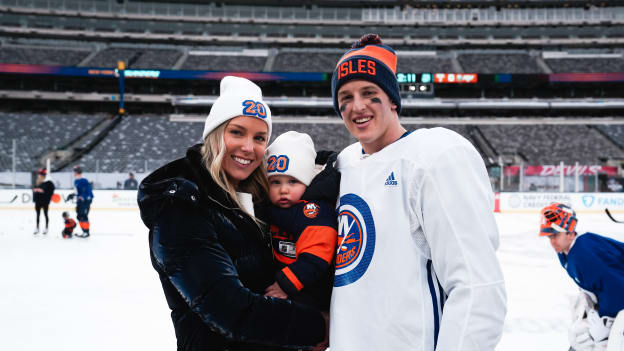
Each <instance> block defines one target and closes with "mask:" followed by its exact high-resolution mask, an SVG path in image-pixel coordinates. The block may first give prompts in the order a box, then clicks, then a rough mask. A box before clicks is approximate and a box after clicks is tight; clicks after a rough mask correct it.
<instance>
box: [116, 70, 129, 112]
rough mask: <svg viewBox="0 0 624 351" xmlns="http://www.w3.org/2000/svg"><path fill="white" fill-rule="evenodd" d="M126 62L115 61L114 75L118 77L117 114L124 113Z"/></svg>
mask: <svg viewBox="0 0 624 351" xmlns="http://www.w3.org/2000/svg"><path fill="white" fill-rule="evenodd" d="M125 70H126V63H125V62H123V61H117V69H116V70H115V73H116V76H117V77H118V78H119V114H120V115H123V114H124V113H126V110H125V109H124V77H125Z"/></svg>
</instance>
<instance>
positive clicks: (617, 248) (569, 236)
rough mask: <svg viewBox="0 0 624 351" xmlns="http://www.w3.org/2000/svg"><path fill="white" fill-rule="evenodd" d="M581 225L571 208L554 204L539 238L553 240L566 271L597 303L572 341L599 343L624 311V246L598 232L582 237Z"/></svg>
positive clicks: (545, 216) (544, 217)
mask: <svg viewBox="0 0 624 351" xmlns="http://www.w3.org/2000/svg"><path fill="white" fill-rule="evenodd" d="M577 222H578V220H577V217H576V212H575V211H574V210H573V209H572V208H571V207H570V206H567V205H565V204H561V203H553V204H550V205H549V206H546V207H545V208H543V209H542V211H541V224H540V233H539V235H540V236H546V237H548V239H550V244H551V246H552V247H553V249H554V250H555V251H556V252H557V256H558V257H559V261H560V262H561V265H562V266H563V268H564V269H565V270H566V271H567V272H568V275H569V276H570V277H571V278H572V280H574V282H575V283H576V284H577V285H578V286H579V287H580V288H581V289H582V290H583V293H585V294H587V295H588V296H589V297H590V298H591V300H592V302H593V304H595V306H593V307H594V308H593V309H592V308H590V309H589V311H586V312H585V313H583V315H584V317H585V318H582V317H583V316H582V317H581V318H580V321H581V322H582V325H583V327H579V325H575V326H573V329H575V331H574V334H575V335H574V337H572V334H571V341H573V344H574V342H575V341H576V340H578V339H582V340H585V341H592V342H593V343H596V344H598V343H600V342H602V341H605V340H606V338H608V336H609V329H610V327H611V325H612V324H613V320H614V318H615V317H616V315H617V314H618V312H620V311H621V310H623V309H624V298H622V296H623V295H622V294H623V292H624V243H622V242H620V241H617V240H614V239H611V238H607V237H604V236H601V235H598V234H595V233H584V234H578V233H577V232H576V224H577ZM584 329H585V330H584ZM583 335H585V338H584V337H583ZM588 337H590V338H591V339H589V338H588ZM572 339H574V340H572ZM581 346H582V345H581ZM573 347H574V345H573ZM574 348H575V350H577V351H578V350H579V349H583V348H584V347H579V346H578V345H577V347H574Z"/></svg>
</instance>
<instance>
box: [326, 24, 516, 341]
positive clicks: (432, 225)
mask: <svg viewBox="0 0 624 351" xmlns="http://www.w3.org/2000/svg"><path fill="white" fill-rule="evenodd" d="M395 74H396V54H395V53H394V51H393V50H392V48H390V47H389V46H386V45H383V44H382V42H381V39H380V38H379V36H378V35H374V34H369V35H366V36H363V37H362V39H360V41H358V42H356V43H355V44H354V46H353V48H352V49H351V50H349V51H347V52H346V53H345V54H344V55H343V56H342V58H341V59H340V60H339V62H338V64H337V66H336V70H335V71H334V74H333V77H332V97H333V101H334V108H335V109H336V112H337V113H338V114H339V115H340V116H341V117H342V119H343V121H344V123H345V126H346V127H347V129H348V130H349V132H350V133H351V134H352V135H353V136H354V137H355V138H357V139H358V141H359V142H358V143H355V144H353V145H351V146H349V147H347V148H345V150H343V151H342V152H341V153H340V155H339V157H338V163H337V166H338V168H339V170H340V172H341V174H342V178H341V182H340V200H339V204H338V221H339V222H338V227H339V228H338V246H337V257H336V277H335V281H334V289H333V292H332V301H331V311H330V316H331V317H330V320H331V323H330V328H331V329H330V347H331V350H332V351H349V350H396V351H400V350H426V351H433V350H449V351H450V350H452V351H460V350H481V351H484V350H494V349H495V346H496V344H497V343H498V341H499V340H500V336H501V333H502V329H503V321H504V317H505V311H506V306H505V303H506V296H505V288H504V281H503V275H502V272H501V269H500V265H499V262H498V260H497V258H496V254H495V251H496V249H497V247H498V229H497V226H496V222H495V220H494V215H493V205H494V199H493V194H492V189H491V186H490V182H489V178H488V174H487V172H486V169H485V165H484V163H483V160H482V159H481V157H480V155H479V153H478V152H477V151H476V150H475V148H474V147H473V146H472V145H471V144H470V143H469V142H468V141H467V140H466V139H464V138H462V137H461V136H460V135H458V134H457V133H455V132H453V131H450V130H447V129H444V128H434V129H420V130H417V131H414V132H412V133H409V132H407V131H406V130H405V128H403V127H402V126H401V124H400V122H399V118H398V115H399V113H400V111H401V98H400V96H399V87H398V83H397V80H396V75H395Z"/></svg>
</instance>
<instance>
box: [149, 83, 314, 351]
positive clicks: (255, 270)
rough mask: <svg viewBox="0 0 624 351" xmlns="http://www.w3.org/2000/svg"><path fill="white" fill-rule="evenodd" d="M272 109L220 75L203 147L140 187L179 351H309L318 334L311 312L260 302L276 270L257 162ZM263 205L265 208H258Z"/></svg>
mask: <svg viewBox="0 0 624 351" xmlns="http://www.w3.org/2000/svg"><path fill="white" fill-rule="evenodd" d="M270 136H271V112H270V110H269V109H268V107H267V106H266V105H265V104H264V103H263V102H262V92H261V91H260V88H259V87H258V86H257V85H255V84H254V83H252V82H251V81H249V80H247V79H243V78H238V77H231V76H228V77H225V78H223V80H222V81H221V95H220V96H219V98H218V99H217V100H216V101H215V103H214V105H213V106H212V109H211V110H210V114H209V115H208V118H207V120H206V124H205V127H204V133H203V140H204V144H203V145H202V144H200V145H195V146H193V147H191V148H190V149H188V151H187V153H186V157H184V158H182V159H179V160H176V161H173V162H171V163H169V164H167V165H165V166H163V167H162V168H160V169H158V170H156V171H155V172H154V173H152V174H150V175H149V176H148V177H147V178H145V179H144V180H143V182H142V183H141V185H140V187H139V193H138V202H139V207H140V210H141V218H142V219H143V222H144V223H145V225H146V226H147V227H148V228H149V229H150V235H149V240H150V251H151V260H152V265H153V267H154V269H156V271H157V272H158V274H159V276H160V280H161V283H162V286H163V289H164V292H165V296H166V298H167V303H168V304H169V307H170V308H171V310H172V313H171V317H172V319H173V324H174V327H175V331H176V337H177V339H178V349H179V350H271V349H278V348H279V347H286V348H294V349H296V348H308V347H311V346H314V345H316V344H318V343H319V342H321V341H322V340H323V339H324V337H325V334H326V326H325V320H324V318H323V316H322V315H321V313H320V312H319V311H317V310H315V309H312V308H309V307H305V306H303V305H299V304H296V303H294V302H291V301H289V300H284V299H278V298H271V297H264V296H262V294H263V292H264V290H265V288H266V287H268V286H269V285H271V284H272V283H273V274H274V272H275V271H274V265H273V264H274V263H273V260H272V255H271V248H270V238H269V237H268V236H267V235H266V225H265V221H263V218H265V216H264V214H263V213H260V212H264V211H262V210H261V207H265V206H258V205H260V204H261V203H262V202H265V201H266V197H267V195H266V194H267V188H268V183H267V180H266V175H265V174H266V173H265V170H264V165H263V159H264V152H265V149H266V144H267V142H268V140H269V138H270ZM265 208H266V207H265Z"/></svg>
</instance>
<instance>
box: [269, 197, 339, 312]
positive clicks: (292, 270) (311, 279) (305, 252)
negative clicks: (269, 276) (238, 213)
mask: <svg viewBox="0 0 624 351" xmlns="http://www.w3.org/2000/svg"><path fill="white" fill-rule="evenodd" d="M336 228H337V223H336V211H335V209H334V206H332V205H331V204H330V203H329V202H327V201H323V200H315V201H305V200H301V201H300V202H299V203H297V204H296V205H294V206H292V207H291V208H286V209H283V208H278V207H276V206H272V208H271V237H272V241H273V253H274V255H275V258H276V260H277V262H278V268H279V270H278V271H277V273H276V274H275V280H276V281H277V283H278V284H279V286H280V288H282V290H284V292H285V293H286V294H288V296H289V298H291V299H292V300H294V301H299V302H302V303H306V304H309V305H314V306H316V307H318V308H323V309H327V308H328V307H329V299H330V296H331V288H332V280H333V261H334V256H335V254H336V240H337V235H338V234H337V230H336Z"/></svg>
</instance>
